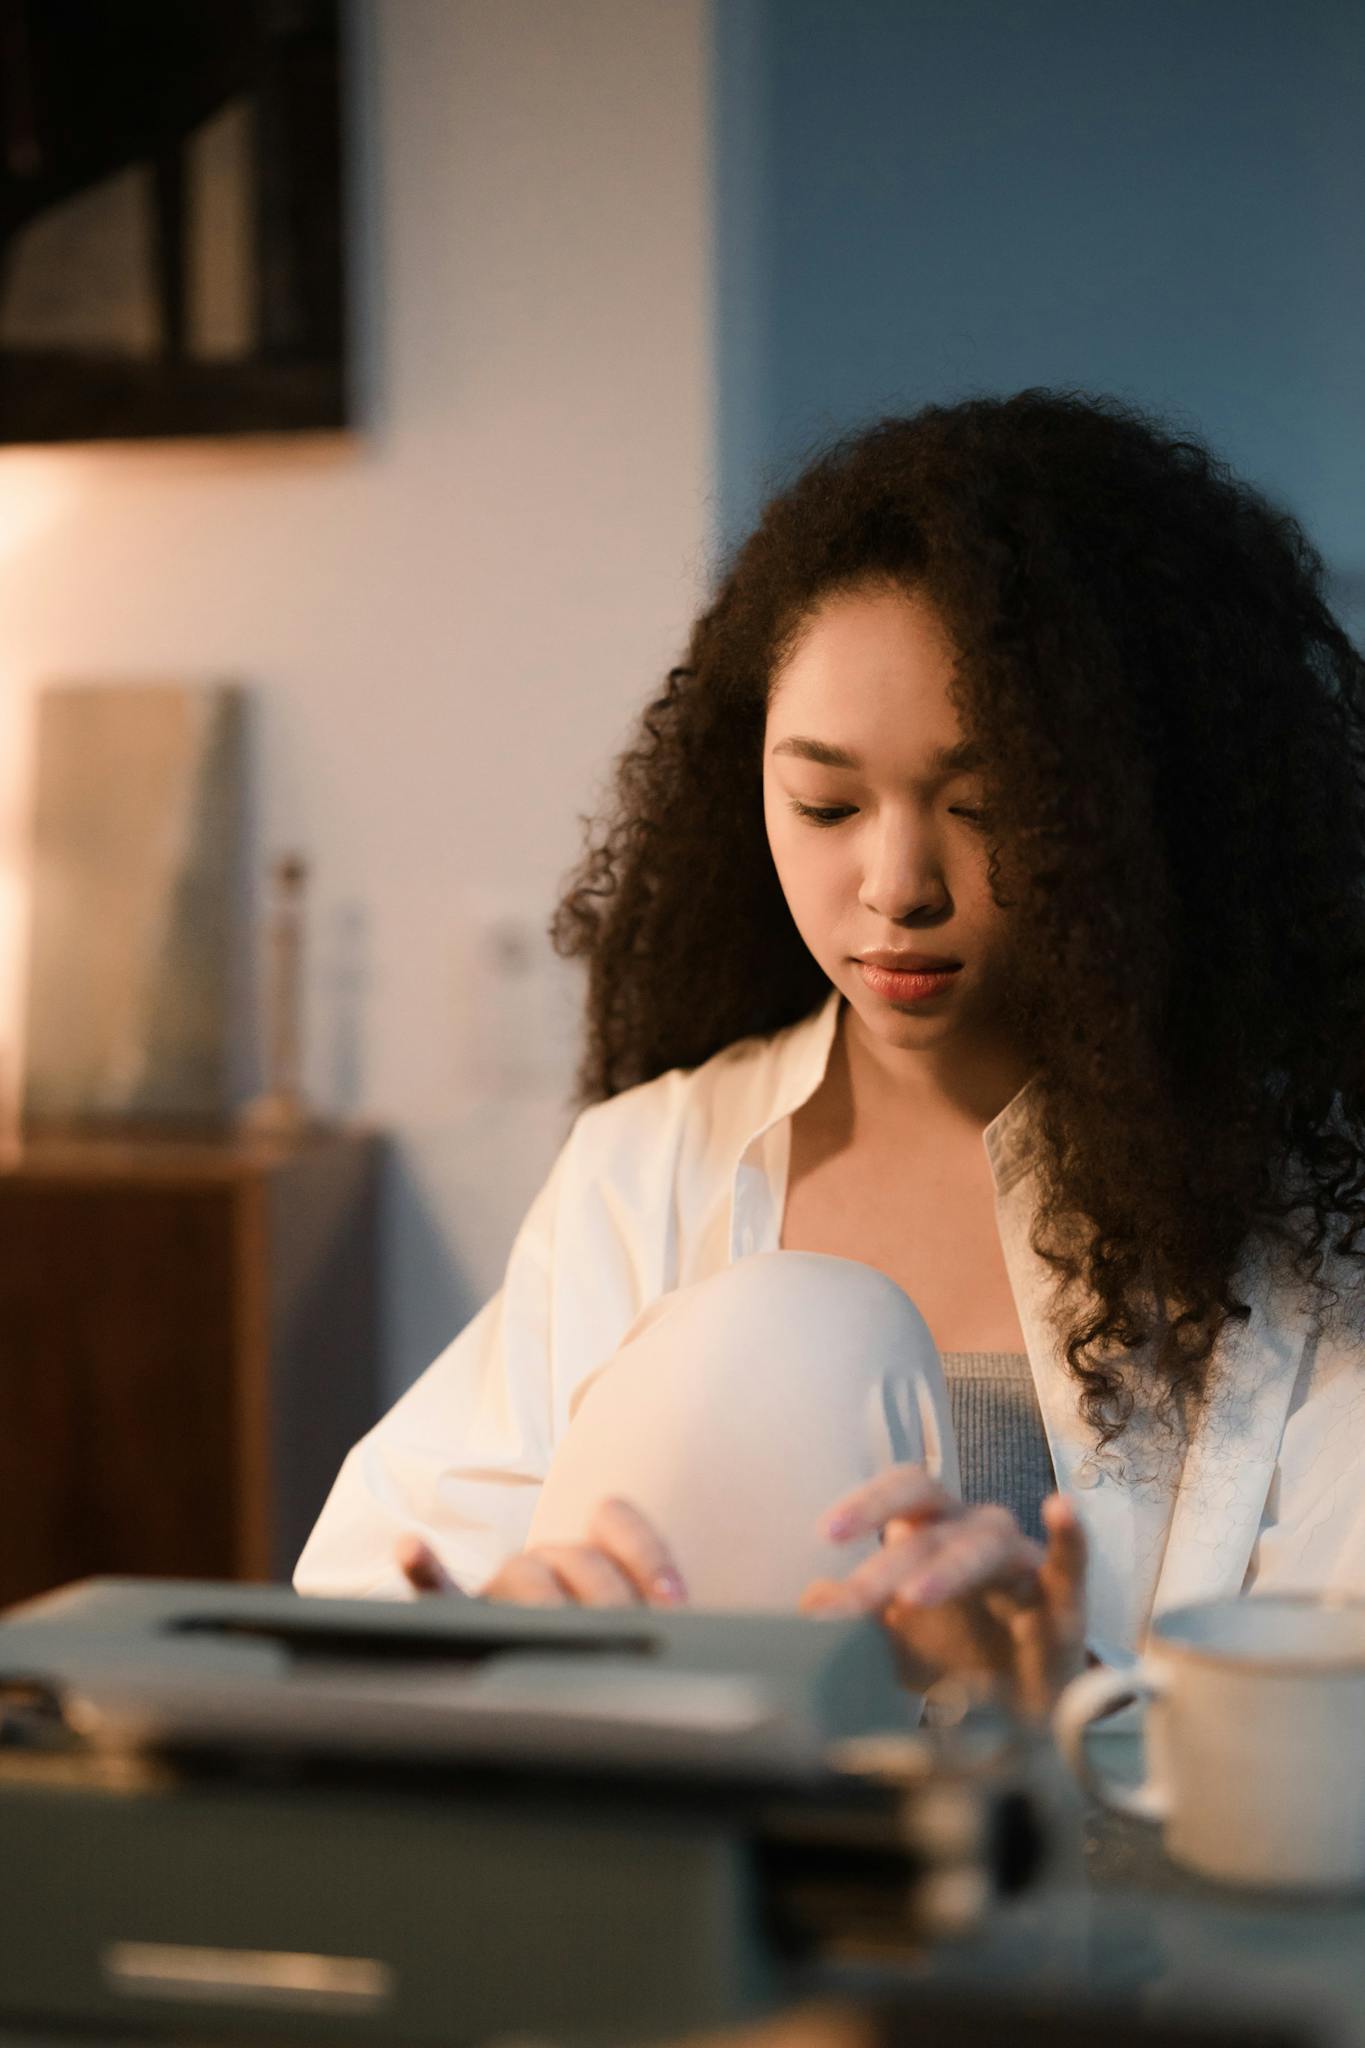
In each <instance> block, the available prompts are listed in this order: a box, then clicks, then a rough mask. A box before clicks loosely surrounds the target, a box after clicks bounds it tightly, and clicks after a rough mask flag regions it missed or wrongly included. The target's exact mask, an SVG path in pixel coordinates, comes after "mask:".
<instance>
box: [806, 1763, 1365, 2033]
mask: <svg viewBox="0 0 1365 2048" xmlns="http://www.w3.org/2000/svg"><path fill="white" fill-rule="evenodd" d="M1091 1739H1092V1741H1094V1740H1098V1741H1100V1742H1102V1743H1103V1749H1102V1752H1101V1754H1102V1757H1103V1768H1104V1769H1105V1771H1106V1772H1107V1773H1108V1774H1109V1775H1111V1776H1112V1777H1114V1778H1116V1779H1118V1780H1120V1781H1123V1782H1127V1783H1129V1784H1136V1783H1137V1782H1138V1781H1139V1779H1140V1777H1141V1775H1142V1754H1141V1737H1140V1736H1139V1735H1138V1734H1136V1733H1125V1734H1105V1735H1092V1738H1091ZM1053 1767H1055V1769H1056V1770H1057V1771H1058V1772H1062V1771H1063V1768H1064V1767H1063V1766H1062V1765H1061V1763H1060V1760H1056V1761H1055V1766H1049V1767H1048V1768H1053ZM1059 1783H1060V1781H1059ZM1063 1796H1065V1793H1064V1790H1063ZM913 1974H914V1977H915V1979H916V1981H920V1982H923V1981H926V1980H927V1981H929V1982H931V1983H934V1984H945V1985H951V1984H962V1985H963V1986H964V1987H966V1986H970V1987H972V1988H973V1989H975V1990H978V1991H981V1992H985V1993H990V1992H999V1991H1002V1990H1008V1991H1010V1992H1014V1991H1017V1992H1018V1993H1019V1994H1020V1996H1021V1998H1027V1997H1028V1996H1030V1995H1032V1996H1036V1997H1038V1998H1040V1999H1042V1998H1046V1997H1047V1996H1049V1995H1053V1994H1059V1995H1066V1994H1070V1995H1072V1996H1078V1995H1079V1996H1084V1997H1088V1998H1093V1999H1094V2000H1095V2001H1097V2002H1099V2003H1103V2004H1106V2005H1115V2006H1119V2007H1122V2008H1123V2009H1124V2010H1126V2011H1129V2012H1137V2013H1140V2014H1142V2015H1144V2016H1146V2017H1150V2018H1153V2019H1157V2018H1159V2016H1160V2015H1162V2014H1163V2013H1169V2014H1171V2015H1175V2014H1177V2013H1178V2014H1183V2015H1186V2016H1191V2015H1193V2014H1195V2013H1198V2012H1207V2013H1208V2014H1210V2015H1211V2016H1212V2015H1218V2016H1221V2017H1222V2018H1224V2019H1232V2020H1235V2019H1236V2018H1237V2017H1238V2016H1239V2015H1242V2014H1245V2015H1246V2016H1247V2018H1253V2017H1254V2018H1255V2019H1256V2020H1257V2021H1258V2022H1261V2023H1266V2022H1269V2021H1272V2020H1275V2019H1280V2020H1284V2021H1286V2022H1288V2023H1290V2024H1291V2025H1292V2026H1293V2027H1295V2028H1296V2029H1297V2028H1302V2029H1303V2031H1304V2035H1305V2038H1306V2039H1316V2040H1318V2041H1321V2042H1322V2043H1324V2048H1338V2044H1339V2048H1365V1896H1362V1897H1359V1898H1354V1899H1348V1898H1342V1899H1335V1900H1322V1899H1318V1900H1307V1901H1302V1900H1301V1901H1295V1900H1288V1899H1285V1898H1283V1897H1280V1898H1272V1897H1270V1896H1268V1895H1264V1894H1254V1893H1242V1892H1234V1891H1232V1890H1231V1889H1229V1888H1226V1887H1223V1886H1219V1885H1214V1884H1210V1883H1206V1882H1204V1881H1202V1880H1201V1879H1199V1878H1196V1877H1193V1876H1190V1875H1187V1874H1186V1873H1185V1872H1183V1871H1181V1870H1180V1869H1178V1868H1177V1867H1176V1866H1175V1865H1173V1864H1171V1863H1170V1862H1169V1861H1168V1860H1167V1858H1166V1857H1165V1855H1164V1854H1163V1853H1162V1849H1161V1844H1160V1838H1159V1835H1158V1831H1157V1830H1156V1829H1155V1828H1154V1827H1150V1826H1147V1825H1145V1824H1143V1823H1141V1822H1138V1821H1131V1820H1126V1819H1123V1818H1120V1817H1119V1816H1117V1815H1114V1814H1110V1813H1107V1812H1101V1811H1099V1810H1097V1809H1091V1810H1089V1811H1087V1812H1086V1815H1085V1819H1084V1867H1083V1869H1082V1870H1077V1871H1075V1872H1073V1873H1071V1874H1069V1875H1067V1874H1063V1875H1062V1876H1061V1877H1060V1878H1054V1879H1053V1880H1052V1881H1051V1882H1049V1883H1047V1884H1044V1885H1042V1886H1039V1887H1038V1888H1037V1889H1035V1890H1034V1891H1032V1892H1029V1893H1026V1894H1025V1895H1024V1896H1023V1897H1021V1898H1019V1899H1018V1900H1015V1901H1012V1902H1011V1903H1010V1904H1008V1905H1007V1906H1005V1907H1004V1908H1002V1909H1001V1910H999V1911H998V1912H997V1913H995V1914H994V1915H993V1916H992V1918H991V1920H990V1922H989V1923H988V1924H987V1925H986V1926H985V1927H984V1928H982V1929H981V1930H980V1931H979V1932H978V1933H976V1934H974V1935H972V1936H970V1937H969V1938H968V1939H966V1940H964V1941H961V1942H957V1943H953V1944H945V1945H944V1946H943V1947H941V1948H939V1949H938V1950H936V1951H935V1952H934V1954H933V1955H932V1957H931V1958H930V1959H929V1961H928V1963H927V1965H921V1966H918V1967H917V1968H916V1969H915V1971H914V1973H913ZM873 1975H875V1973H867V1974H866V1975H864V1974H863V1973H860V1972H859V1971H858V1970H857V1969H856V1968H853V1967H850V1969H849V1970H848V1971H847V1973H845V1972H843V1971H840V1973H839V1983H840V1986H841V1987H842V1986H844V1984H845V1983H846V1985H847V1988H848V1989H849V1990H850V1991H852V1990H855V1989H857V1988H860V1986H863V1987H865V1988H868V1989H870V1988H872V1980H873ZM900 1981H901V1982H902V1984H903V1982H904V1975H903V1973H902V1974H901V1980H900ZM881 1983H882V1984H883V1985H886V1984H887V1983H888V1978H887V1976H886V1975H883V1976H882V1978H881Z"/></svg>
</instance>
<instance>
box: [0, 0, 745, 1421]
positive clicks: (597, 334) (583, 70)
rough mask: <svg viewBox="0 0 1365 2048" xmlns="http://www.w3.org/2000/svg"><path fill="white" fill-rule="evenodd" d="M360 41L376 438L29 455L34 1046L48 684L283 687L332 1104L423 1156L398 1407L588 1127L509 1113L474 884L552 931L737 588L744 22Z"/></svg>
mask: <svg viewBox="0 0 1365 2048" xmlns="http://www.w3.org/2000/svg"><path fill="white" fill-rule="evenodd" d="M359 27H360V32H361V33H360V41H361V45H362V54H363V56H364V58H365V63H364V67H363V68H364V73H365V75H364V77H363V78H362V82H361V88H360V92H359V100H360V106H359V108H358V113H359V117H360V118H359V132H358V135H357V145H358V149H357V155H358V166H359V168H358V188H359V189H358V194H357V197H358V201H359V213H360V226H359V232H358V237H357V241H358V252H357V253H358V259H359V261H358V270H359V280H358V298H359V307H358V311H359V315H360V329H361V337H362V350H363V356H364V363H363V369H364V375H365V383H366V387H367V391H368V399H367V412H368V415H369V424H368V425H367V427H366V428H365V430H364V431H362V432H360V433H358V434H356V435H353V436H344V437H341V436H339V437H336V438H334V439H327V440H323V439H318V438H312V439H307V438H305V439H300V440H297V441H293V442H290V441H285V440H278V441H272V440H262V441H259V442H256V443H255V444H253V445H241V444H238V445H232V444H229V443H196V444H181V445H179V446H175V445H163V446H157V447H150V446H145V447H136V446H128V447H124V448H117V449H116V448H111V447H106V448H100V449H73V450H62V451H30V450H10V451H0V739H3V740H5V741H6V742H7V744H6V745H5V747H4V761H3V765H2V766H0V777H2V778H3V781H2V782H0V875H2V876H3V883H2V884H0V976H2V977H3V983H2V987H3V994H2V995H0V1036H2V1037H3V1042H4V1043H7V1044H12V1043H13V1038H14V1030H15V1019H16V1017H17V1015H18V1013H19V1008H20V1004H19V963H20V956H21V941H22V927H23V910H24V889H23V873H22V865H23V843H24V835H25V831H26V818H25V801H24V790H25V783H24V774H25V761H24V745H23V740H24V733H25V730H26V719H27V707H28V705H29V703H30V701H31V692H32V689H33V687H34V685H35V684H36V683H37V682H39V681H40V680H41V679H44V678H47V677H56V676H63V677H77V676H82V677H91V678H97V677H111V678H118V677H123V676H139V677H145V676H149V675H156V676H165V677H180V676H184V677H196V676H211V675H215V674H230V675H235V676H240V677H242V678H244V679H245V680H247V681H248V682H250V683H251V684H252V685H253V686H254V688H255V690H256V691H257V692H258V696H259V704H260V712H261V719H260V753H259V769H260V783H259V806H260V814H261V843H262V846H263V848H265V849H269V848H275V847H280V846H285V845H291V846H292V845H294V844H298V845H300V846H302V847H303V848H304V849H305V850H306V851H307V852H308V853H309V854H310V855H311V857H312V859H313V861H314V863H315V899H314V910H315V945H314V949H313V973H312V977H311V989H312V1011H311V1023H312V1033H311V1058H310V1064H311V1070H312V1074H313V1079H314V1084H315V1086H316V1089H317V1091H318V1093H319V1095H320V1096H321V1097H322V1099H323V1100H324V1101H325V1102H330V1103H331V1104H333V1105H336V1106H340V1107H343V1108H344V1109H346V1110H347V1111H348V1112H352V1113H357V1114H360V1115H362V1116H365V1117H367V1118H370V1119H373V1120H374V1121H375V1122H376V1123H378V1124H379V1125H380V1126H382V1127H383V1128H385V1129H386V1130H388V1131H390V1132H392V1133H393V1134H394V1136H395V1138H396V1139H397V1141H398V1153H397V1157H398V1169H397V1171H396V1172H395V1174H394V1175H393V1177H392V1180H391V1183H390V1186H389V1188H388V1205H387V1226H388V1254H389V1257H388V1272H389V1308H388V1340H389V1342H388V1352H389V1356H388V1371H389V1375H390V1385H391V1387H392V1388H395V1389H396V1388H397V1387H398V1386H400V1385H402V1384H404V1383H406V1381H407V1380H408V1379H409V1378H410V1377H411V1376H412V1374H413V1373H414V1372H415V1371H416V1370H418V1369H419V1368H420V1366H421V1365H422V1364H423V1363H425V1361H426V1358H427V1357H428V1356H429V1355H430V1353H431V1352H432V1351H433V1350H434V1349H435V1347H436V1346H437V1345H438V1344H439V1343H440V1342H441V1341H443V1339H444V1338H445V1337H446V1336H448V1335H450V1334H451V1333H452V1331H453V1329H454V1328H455V1327H456V1325H457V1324H458V1323H459V1322H460V1321H461V1320H463V1318H464V1317H465V1316H467V1315H468V1314H469V1313H470V1311H471V1310H472V1309H473V1308H474V1307H475V1306H477V1304H478V1303H479V1301H481V1300H482V1299H483V1298H484V1297H485V1296H486V1295H487V1294H488V1293H489V1292H491V1290H492V1289H493V1287H494V1286H496V1284H497V1279H498V1276H499V1273H500V1271H501V1265H502V1261H503V1259H504V1257H505V1254H506V1249H507V1245H508V1243H509V1241H510V1237H511V1233H512V1230H513V1228H514V1227H515V1223H516V1221H517V1219H518V1217H519V1215H520V1213H521V1211H522V1209H523V1208H524V1206H525V1203H526V1201H527V1199H528V1198H529V1196H530V1194H531V1193H532V1192H533V1190H534V1187H535V1186H536V1184H537V1183H538V1180H539V1178H540V1176H541V1174H542V1172H543V1170H544V1168H545V1166H546V1164H547V1163H548V1160H549V1158H550V1156H551V1153H552V1150H553V1147H554V1145H555V1143H556V1142H557V1139H558V1136H559V1134H560V1131H561V1130H562V1127H563V1113H562V1109H561V1107H560V1102H559V1099H558V1097H557V1096H556V1092H555V1090H554V1088H553V1086H547V1087H545V1088H542V1089H541V1090H540V1091H539V1092H536V1093H532V1094H526V1093H523V1094H522V1095H521V1096H520V1097H519V1098H517V1099H505V1100H499V1099H497V1098H493V1099H488V1098H486V1097H484V1098H483V1099H479V1089H480V1083H481V1076H480V1074H479V1072H478V1071H476V1070H475V1068H474V1067H473V1065H472V1064H471V1062H472V1060H473V1052H472V1050H471V1041H470V1039H469V1036H468V1033H467V1030H464V1029H463V1027H462V1010H461V1004H462V1000H463V999H462V997H461V994H460V990H461V985H462V982H464V981H465V980H466V979H467V976H466V972H465V970H466V967H467V964H468V955H469V949H470V941H469V939H468V936H467V934H466V929H465V927H466V917H465V906H466V903H467V901H468V898H469V895H470V892H474V893H475V894H477V893H478V892H479V891H480V890H491V891H494V892H510V893H511V895H512V897H513V898H514V899H515V901H516V902H517V903H518V904H524V905H526V906H527V907H528V908H529V909H530V910H532V911H534V912H536V913H537V914H548V911H549V908H550V906H551V904H552V901H553V898H554V894H555V884H556V882H557V880H558V878H559V876H560V875H561V873H562V871H563V870H564V869H565V867H566V866H567V865H568V863H569V862H570V861H571V860H572V859H573V857H574V855H575V852H576V849H577V844H578V828H577V818H578V815H579V813H580V812H581V811H583V810H585V809H586V808H587V807H588V806H589V804H590V803H591V801H592V799H593V794H594V789H595V786H596V785H597V783H598V781H599V779H600V777H601V775H602V772H603V771H604V769H605V767H606V764H607V762H608V761H609V759H610V756H611V754H612V752H613V750H614V748H615V746H616V745H617V743H618V741H619V740H620V738H621V736H622V734H623V732H624V731H625V729H626V726H627V724H628V721H629V719H630V717H631V715H632V714H633V712H634V711H635V709H636V708H637V707H638V705H639V704H640V703H641V702H642V701H643V699H644V697H645V696H646V695H647V694H648V693H649V692H650V691H651V690H652V689H653V688H654V687H656V686H657V683H658V680H659V678H660V676H661V675H662V672H663V670H664V669H665V668H666V667H667V666H668V665H669V664H670V662H671V661H672V660H674V659H675V658H676V654H677V650H678V648H679V646H680V644H681V642H682V639H683V637H684V635H685V632H686V628H687V624H688V621H689V619H690V616H691V613H692V611H693V609H694V608H695V606H696V604H697V602H698V601H699V600H700V597H701V595H702V586H703V580H704V575H705V564H706V550H707V546H708V536H709V531H710V524H711V513H712V508H711V503H710V491H711V482H710V475H709V462H710V422H711V413H712V398H711V391H710V388H709V385H710V368H709V360H708V355H709V340H708V336H709V308H708V304H707V298H708V249H707V240H708V226H707V194H706V189H705V187H706V164H705V151H706V116H705V91H706V80H705V75H704V74H705V41H706V24H705V10H704V0H377V4H376V5H375V6H374V7H373V8H372V9H371V10H369V11H368V12H366V13H364V14H362V16H361V17H360V22H359ZM352 1011H354V1013H355V1015H354V1019H353V1018H352V1016H351V1012H352ZM353 1022H354V1023H355V1025H356V1027H357V1028H356V1029H355V1030H353V1029H352V1024H353Z"/></svg>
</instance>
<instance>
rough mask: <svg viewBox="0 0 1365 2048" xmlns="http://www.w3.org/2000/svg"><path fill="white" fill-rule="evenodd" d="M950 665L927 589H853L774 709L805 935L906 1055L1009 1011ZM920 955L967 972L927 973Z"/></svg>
mask: <svg viewBox="0 0 1365 2048" xmlns="http://www.w3.org/2000/svg"><path fill="white" fill-rule="evenodd" d="M953 661H954V656H953V650H952V647H951V645H950V643H949V641H948V638H947V635H946V633H945V631H944V629H943V627H942V626H941V625H940V623H939V620H938V617H937V615H936V613H935V612H934V610H933V609H932V607H931V606H930V605H929V604H928V602H927V601H925V600H923V599H920V598H918V597H909V596H906V595H905V594H903V593H901V592H891V591H886V590H876V591H863V592H855V593H851V594H843V595H840V596H836V597H831V598H829V599H827V600H826V601H825V602H824V603H823V604H821V605H820V606H819V608H818V609H817V610H816V611H815V612H814V613H813V614H812V616H811V618H810V619H809V621H808V622H807V624H806V626H805V628H804V630H803V632H802V634H801V636H800V638H799V639H798V641H797V643H796V647H795V650H794V652H793V653H792V655H791V656H790V658H789V659H788V660H787V662H786V663H785V664H784V666H783V667H782V668H781V669H779V671H778V673H777V676H776V678H775V681H774V687H773V691H772V694H771V697H770V700H769V705H768V719H767V730H766V734H765V739H764V749H763V809H764V817H765V820H766V823H767V830H768V843H769V845H770V846H771V848H772V854H773V860H774V861H775V863H776V865H777V873H778V877H779V880H780V881H781V884H782V890H783V893H784V895H785V896H786V899H787V902H788V904H789V906H790V908H791V913H792V916H793V918H794V919H795V920H796V926H797V929H798V931H799V932H800V934H801V936H802V938H803V939H804V940H805V942H806V945H807V946H808V947H809V948H810V951H811V953H812V954H813V955H814V957H815V959H816V960H817V961H818V962H819V964H820V966H821V967H822V968H823V969H824V971H825V973H826V974H827V975H828V976H829V978H830V980H831V981H832V982H833V983H834V986H835V987H836V988H837V989H838V990H839V991H840V992H841V993H842V994H843V995H844V996H846V997H847V998H848V1001H849V1003H850V1004H851V1005H852V1008H853V1010H854V1012H855V1013H856V1016H857V1017H858V1019H859V1020H860V1021H861V1023H862V1024H863V1025H864V1026H865V1027H866V1029H867V1031H868V1032H869V1033H870V1034H871V1035H872V1036H873V1037H874V1038H876V1039H878V1040H880V1041H881V1042H882V1043H883V1044H885V1045H888V1046H894V1047H904V1048H905V1049H907V1050H916V1049H918V1050H923V1051H928V1050H931V1049H935V1048H942V1049H944V1050H947V1048H948V1046H949V1044H950V1042H952V1043H953V1044H955V1045H958V1046H960V1047H961V1049H963V1050H965V1049H966V1047H967V1045H968V1044H969V1043H970V1042H971V1041H973V1040H975V1039H977V1038H978V1037H981V1036H983V1035H984V1036H985V1037H988V1038H991V1039H995V1038H997V1037H998V1036H999V1035H1000V1032H1001V1020H1002V1016H1003V999H1002V988H1003V978H1004V977H1003V937H1004V920H1005V915H1006V913H1005V912H1004V911H1002V910H1001V909H1000V907H999V905H998V904H997V903H996V902H995V901H994V899H993V897H992V896H991V893H990V889H989V887H988V886H987V881H986V868H987V855H988V844H989V843H988V837H987V833H986V830H985V828H984V817H983V812H982V809H981V804H982V789H981V779H980V776H979V775H978V774H977V773H975V772H974V771H973V765H972V761H971V758H970V755H969V754H968V753H967V752H966V750H965V749H964V746H963V737H962V730H961V726H960V725H959V722H958V716H957V712H956V710H955V708H954V706H953V704H952V703H951V701H950V699H949V696H948V684H949V680H950V678H951V676H952V673H953ZM914 956H923V957H924V958H926V959H929V960H931V961H932V960H940V961H942V962H944V963H945V965H947V964H951V963H956V967H955V971H953V972H951V973H945V974H943V975H940V976H939V977H938V978H937V979H930V980H925V979H923V978H922V977H921V978H919V979H916V978H915V976H914V974H913V972H912V971H911V970H913V969H914V968H915V967H916V966H917V965H919V964H920V962H919V960H918V959H917V958H916V957H914ZM897 961H900V962H902V963H906V964H905V965H904V966H903V967H901V968H898V967H897V966H896V965H895V963H896V962H897Z"/></svg>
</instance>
